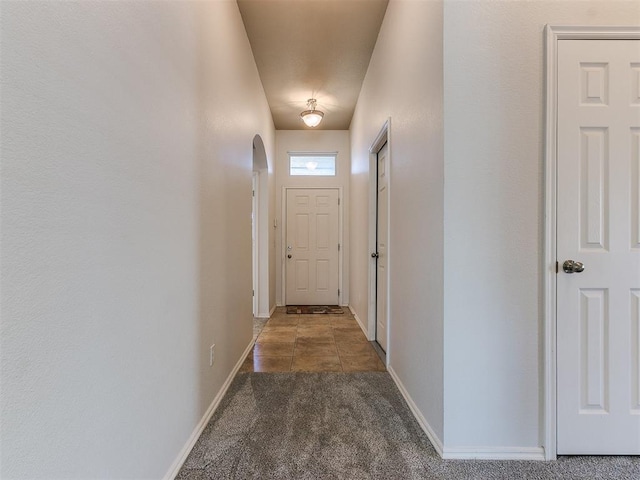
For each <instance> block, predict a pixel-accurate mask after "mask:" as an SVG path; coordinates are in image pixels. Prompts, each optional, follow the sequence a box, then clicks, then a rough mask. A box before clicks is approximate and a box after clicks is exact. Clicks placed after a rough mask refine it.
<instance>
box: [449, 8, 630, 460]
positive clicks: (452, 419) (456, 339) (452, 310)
mask: <svg viewBox="0 0 640 480" xmlns="http://www.w3.org/2000/svg"><path fill="white" fill-rule="evenodd" d="M546 23H549V24H556V25H579V24H590V25H612V24H620V25H628V24H636V25H637V24H639V23H640V3H638V2H637V1H631V2H618V1H612V0H608V1H534V2H526V1H511V2H495V1H489V0H479V1H475V2H462V1H445V9H444V46H445V48H444V52H445V56H444V79H445V89H444V92H445V211H446V214H445V242H444V244H445V362H444V363H445V402H444V405H445V439H446V445H447V446H448V447H468V446H484V447H496V448H497V449H498V450H500V447H506V446H510V447H537V446H539V445H540V444H541V440H540V435H541V429H540V428H539V421H540V414H539V411H540V408H541V403H540V399H539V395H540V380H539V379H540V376H541V368H542V358H541V354H540V352H541V344H540V342H541V337H540V329H541V322H542V319H541V315H542V309H541V303H540V302H541V296H542V290H541V288H540V287H541V282H542V277H541V275H542V271H541V255H542V246H541V245H542V233H543V210H542V206H543V203H542V202H543V199H542V193H543V175H542V172H543V105H544V97H543V93H544V84H543V79H544V75H543V71H544V50H543V45H544V44H543V28H544V25H545V24H546Z"/></svg>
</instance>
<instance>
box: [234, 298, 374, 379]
mask: <svg viewBox="0 0 640 480" xmlns="http://www.w3.org/2000/svg"><path fill="white" fill-rule="evenodd" d="M285 310H286V308H285V307H277V308H276V312H275V313H274V315H273V316H272V317H271V318H270V319H269V320H268V321H267V322H266V324H265V326H264V327H263V328H262V331H261V332H259V335H258V338H257V340H256V344H255V346H254V347H253V349H252V350H251V353H250V354H249V355H248V356H247V359H246V360H245V362H244V364H243V365H242V367H241V368H240V372H242V373H245V372H270V373H274V372H383V371H385V367H384V364H383V363H382V362H381V361H380V358H379V357H378V354H377V353H376V351H375V350H374V348H373V346H372V345H371V342H369V341H368V340H367V339H366V337H365V336H364V334H363V333H362V330H361V328H360V326H359V325H358V323H357V322H356V320H355V318H354V317H353V314H352V313H351V312H350V311H349V309H348V308H346V307H345V308H344V313H342V314H335V315H331V314H321V315H296V314H287V313H286V311H285Z"/></svg>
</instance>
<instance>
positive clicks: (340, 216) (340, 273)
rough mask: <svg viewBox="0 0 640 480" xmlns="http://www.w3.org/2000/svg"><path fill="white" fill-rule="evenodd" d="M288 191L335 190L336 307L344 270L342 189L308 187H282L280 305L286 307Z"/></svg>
mask: <svg viewBox="0 0 640 480" xmlns="http://www.w3.org/2000/svg"><path fill="white" fill-rule="evenodd" d="M289 190H336V191H337V192H338V199H339V203H338V242H339V243H340V249H339V250H338V289H339V290H340V294H339V295H338V305H342V304H343V298H344V285H343V270H344V204H345V202H344V194H343V187H340V186H338V187H334V186H330V187H323V186H318V187H308V186H283V187H282V212H281V217H280V218H281V219H282V228H281V229H280V230H281V231H280V245H281V250H280V263H281V265H282V267H281V272H282V274H281V295H282V304H283V305H287V268H286V260H287V192H288V191H289ZM342 306H344V305H342Z"/></svg>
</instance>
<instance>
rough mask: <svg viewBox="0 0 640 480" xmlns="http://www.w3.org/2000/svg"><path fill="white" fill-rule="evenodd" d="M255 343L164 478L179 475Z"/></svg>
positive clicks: (234, 368)
mask: <svg viewBox="0 0 640 480" xmlns="http://www.w3.org/2000/svg"><path fill="white" fill-rule="evenodd" d="M254 343H255V339H253V340H251V342H250V343H249V346H247V348H246V349H245V351H244V353H243V354H242V356H241V357H240V360H238V363H236V365H235V367H233V370H231V373H230V374H229V376H228V377H227V379H226V380H225V382H224V383H223V384H222V387H221V388H220V391H219V392H218V394H217V395H216V396H215V398H214V399H213V401H212V402H211V405H209V408H207V411H206V412H204V415H203V416H202V418H201V419H200V422H198V424H197V425H196V428H195V429H194V430H193V432H192V433H191V436H190V437H189V440H187V443H186V444H185V446H184V447H183V448H182V450H181V451H180V453H179V454H178V457H177V458H176V460H175V461H174V462H173V464H172V465H171V467H170V468H169V471H168V472H167V474H166V475H165V476H164V477H163V480H173V479H174V478H175V477H176V476H177V475H178V472H180V469H181V468H182V465H183V464H184V462H185V460H186V459H187V457H188V456H189V453H191V449H192V448H193V446H194V445H195V444H196V442H197V441H198V438H200V435H201V434H202V431H203V430H204V428H205V427H206V426H207V424H208V423H209V420H211V417H212V416H213V414H214V412H215V411H216V409H217V408H218V405H220V401H221V400H222V398H223V397H224V395H225V394H226V393H227V390H228V389H229V385H231V382H232V381H233V379H234V378H235V376H236V374H237V373H238V370H240V367H241V366H242V364H243V363H244V361H245V359H246V358H247V356H248V355H249V353H250V352H251V349H252V348H253V344H254Z"/></svg>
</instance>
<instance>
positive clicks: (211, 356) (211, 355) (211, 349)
mask: <svg viewBox="0 0 640 480" xmlns="http://www.w3.org/2000/svg"><path fill="white" fill-rule="evenodd" d="M215 348H216V344H215V343H214V344H213V345H211V346H210V347H209V366H210V367H213V361H214V360H215Z"/></svg>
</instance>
